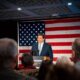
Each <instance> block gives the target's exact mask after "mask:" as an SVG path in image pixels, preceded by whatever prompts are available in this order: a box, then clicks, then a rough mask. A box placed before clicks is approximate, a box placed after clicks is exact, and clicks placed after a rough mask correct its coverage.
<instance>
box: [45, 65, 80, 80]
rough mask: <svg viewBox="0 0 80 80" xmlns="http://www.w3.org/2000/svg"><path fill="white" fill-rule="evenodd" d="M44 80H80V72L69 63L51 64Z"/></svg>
mask: <svg viewBox="0 0 80 80" xmlns="http://www.w3.org/2000/svg"><path fill="white" fill-rule="evenodd" d="M44 80H80V72H78V71H77V69H76V68H75V67H74V66H70V65H67V64H64V65H62V64H60V65H59V64H56V65H51V66H50V67H49V69H48V71H47V74H46V76H45V79H44Z"/></svg>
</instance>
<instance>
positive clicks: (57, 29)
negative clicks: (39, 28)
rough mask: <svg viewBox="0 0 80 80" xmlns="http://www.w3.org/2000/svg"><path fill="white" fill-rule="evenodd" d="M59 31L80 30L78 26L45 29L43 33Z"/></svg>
mask: <svg viewBox="0 0 80 80" xmlns="http://www.w3.org/2000/svg"><path fill="white" fill-rule="evenodd" d="M59 30H80V26H69V27H53V26H52V27H51V28H45V31H59Z"/></svg>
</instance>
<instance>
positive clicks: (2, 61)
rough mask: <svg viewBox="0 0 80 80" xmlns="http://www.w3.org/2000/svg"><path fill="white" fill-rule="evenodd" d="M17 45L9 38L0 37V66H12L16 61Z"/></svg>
mask: <svg viewBox="0 0 80 80" xmlns="http://www.w3.org/2000/svg"><path fill="white" fill-rule="evenodd" d="M17 53H18V46H17V43H16V41H14V40H13V39H9V38H2V39H0V67H1V68H5V67H9V68H14V67H15V66H16V62H17Z"/></svg>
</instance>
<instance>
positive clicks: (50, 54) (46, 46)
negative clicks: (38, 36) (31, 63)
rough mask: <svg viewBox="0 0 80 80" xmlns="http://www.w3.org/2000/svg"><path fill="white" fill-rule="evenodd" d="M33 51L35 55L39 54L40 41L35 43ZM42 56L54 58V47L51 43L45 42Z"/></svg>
mask: <svg viewBox="0 0 80 80" xmlns="http://www.w3.org/2000/svg"><path fill="white" fill-rule="evenodd" d="M32 52H33V56H39V50H38V43H35V44H33V46H32ZM40 56H48V57H50V59H53V52H52V48H51V46H50V45H49V44H47V43H45V42H44V44H43V47H42V51H41V54H40Z"/></svg>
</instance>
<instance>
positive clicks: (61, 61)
mask: <svg viewBox="0 0 80 80" xmlns="http://www.w3.org/2000/svg"><path fill="white" fill-rule="evenodd" d="M56 64H63V65H64V64H67V65H71V66H74V62H72V61H71V60H70V58H68V57H66V56H61V57H59V58H58V59H57V61H56Z"/></svg>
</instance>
